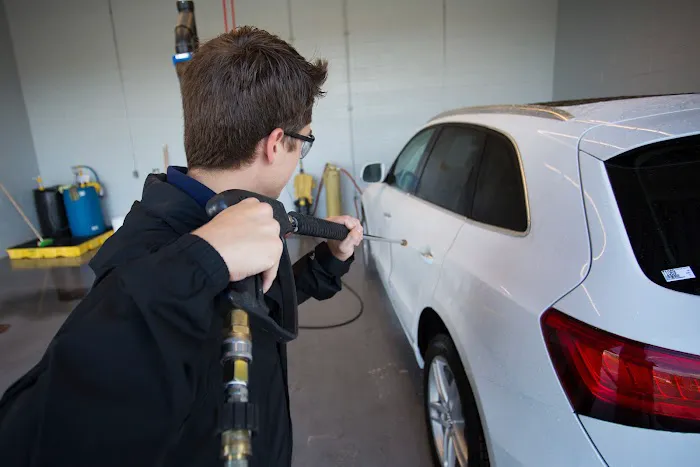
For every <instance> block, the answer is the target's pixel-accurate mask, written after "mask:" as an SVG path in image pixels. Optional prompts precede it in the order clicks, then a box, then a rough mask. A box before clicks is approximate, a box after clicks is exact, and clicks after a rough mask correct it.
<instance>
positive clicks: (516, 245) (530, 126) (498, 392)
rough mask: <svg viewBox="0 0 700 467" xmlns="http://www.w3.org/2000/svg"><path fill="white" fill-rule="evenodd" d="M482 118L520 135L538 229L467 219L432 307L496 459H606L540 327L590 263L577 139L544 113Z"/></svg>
mask: <svg viewBox="0 0 700 467" xmlns="http://www.w3.org/2000/svg"><path fill="white" fill-rule="evenodd" d="M489 117H490V118H489ZM533 120H534V121H535V122H536V123H533ZM475 123H478V124H482V125H487V126H490V127H492V128H494V129H497V128H504V127H506V128H510V130H509V131H507V135H508V136H510V137H511V138H512V139H513V140H514V141H517V147H518V150H519V152H520V154H521V155H522V157H521V160H522V165H523V172H524V175H525V180H526V189H527V198H528V203H529V216H530V230H529V231H528V232H527V234H524V235H523V234H518V233H512V232H505V231H500V230H497V229H493V228H490V227H487V226H483V225H480V224H477V223H475V222H469V221H468V222H467V223H466V224H465V225H464V226H463V227H462V229H461V231H460V233H459V235H458V237H457V240H456V241H455V244H454V246H453V248H452V250H450V253H449V254H448V257H447V258H446V260H445V263H444V266H443V271H442V274H441V279H440V283H439V285H438V287H437V289H436V293H435V297H434V304H433V308H434V309H435V310H436V311H437V312H438V313H439V314H440V315H441V316H442V317H443V319H444V321H445V322H446V325H447V327H448V329H449V330H450V331H451V333H452V335H453V338H454V340H455V342H456V345H457V348H458V351H459V353H460V356H461V358H462V361H463V363H464V365H465V369H466V371H467V373H468V376H469V378H470V381H471V383H472V386H473V388H474V391H475V394H476V396H477V400H478V404H479V406H480V411H481V415H482V419H483V422H484V425H485V429H486V431H487V432H488V434H487V437H488V438H489V444H490V450H491V455H492V457H493V458H494V461H495V465H497V466H506V465H507V466H519V465H528V466H531V465H571V466H574V465H581V466H583V465H599V464H600V458H599V456H598V454H597V452H596V451H595V449H593V448H592V445H591V443H590V440H589V439H588V437H587V436H586V434H585V431H584V430H583V428H582V427H581V425H580V421H579V420H578V418H577V417H576V416H575V415H574V414H573V413H572V410H571V406H570V404H569V402H568V400H567V399H566V396H565V395H564V393H563V392H562V389H561V386H560V385H559V382H558V379H557V377H556V375H555V373H554V370H553V368H552V365H551V362H550V359H549V356H548V353H547V350H546V347H545V344H544V341H543V338H542V332H541V328H540V317H541V315H542V313H543V312H544V311H545V310H546V309H547V308H548V307H550V306H551V305H552V304H553V303H555V302H556V301H557V300H559V299H560V298H561V297H562V296H564V295H565V294H566V293H568V292H569V291H571V290H572V289H573V288H575V287H576V286H577V285H578V284H579V283H580V282H581V280H582V277H584V276H585V274H586V272H587V269H586V268H587V265H588V264H589V261H590V247H589V239H588V231H587V225H586V220H585V212H584V206H583V200H582V194H581V188H580V179H579V171H578V163H577V157H576V141H577V138H575V137H568V134H567V132H566V129H565V127H564V125H563V123H561V122H553V121H549V120H545V119H532V118H527V117H518V116H513V117H504V116H498V117H496V116H486V118H483V119H480V120H479V121H478V122H475ZM547 132H549V133H554V134H553V135H549V134H547ZM562 135H564V136H562Z"/></svg>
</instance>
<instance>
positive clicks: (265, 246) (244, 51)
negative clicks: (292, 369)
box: [0, 28, 362, 467]
mask: <svg viewBox="0 0 700 467" xmlns="http://www.w3.org/2000/svg"><path fill="white" fill-rule="evenodd" d="M325 79H326V63H325V62H323V61H317V62H315V63H309V62H307V61H306V60H305V59H304V58H302V57H301V56H300V55H299V54H298V53H297V52H296V51H295V50H294V49H293V48H292V47H291V46H290V45H289V44H287V43H285V42H284V41H282V40H280V39H279V38H277V37H275V36H272V35H270V34H268V33H266V32H264V31H260V30H256V29H252V28H240V29H238V30H236V31H235V32H232V33H228V34H224V35H222V36H219V37H218V38H216V39H214V40H212V41H210V42H208V43H207V44H204V45H203V46H202V47H201V48H200V49H199V51H198V53H197V54H196V55H195V57H194V59H193V60H192V61H191V62H190V64H189V65H188V67H187V69H186V71H185V73H184V75H183V76H182V83H181V84H182V93H183V103H184V119H185V149H186V153H187V163H188V166H189V171H187V170H185V169H179V168H169V169H168V173H167V176H165V175H160V176H154V175H152V176H149V178H148V179H147V181H146V184H145V186H144V190H143V196H142V200H141V202H137V203H135V204H134V206H133V207H132V209H131V212H130V213H129V215H128V216H127V218H126V220H125V223H124V225H123V226H122V227H121V228H120V229H119V230H118V231H117V232H116V234H115V235H114V236H113V237H112V238H111V239H110V240H109V241H108V242H107V243H106V244H105V245H104V246H103V247H102V248H101V250H100V251H99V252H98V254H97V255H96V257H95V258H94V259H93V261H92V263H91V266H92V268H93V269H94V271H95V274H96V282H95V285H94V287H93V289H92V290H91V291H90V293H89V294H88V295H87V297H86V298H85V299H84V300H83V301H82V302H81V304H80V305H79V306H78V307H77V308H76V309H75V310H74V311H73V313H72V314H71V316H70V317H69V318H68V319H67V320H66V323H65V324H64V326H63V327H62V328H61V330H60V331H59V332H58V333H57V335H56V336H55V338H54V339H53V341H52V342H51V344H50V345H49V347H48V349H47V351H46V354H45V355H44V357H43V359H42V360H41V362H39V364H37V365H36V367H34V368H33V369H32V370H31V371H29V372H28V373H27V374H26V375H25V376H24V377H22V378H21V379H20V380H19V381H18V382H17V383H15V384H14V385H13V386H12V387H10V388H9V389H8V390H7V391H6V393H5V395H4V396H3V399H2V401H0V457H2V465H3V466H4V467H14V466H32V467H35V466H36V467H38V466H49V465H50V466H71V467H81V466H95V465H100V466H120V467H123V466H129V467H134V466H144V467H145V466H148V467H153V466H167V467H171V466H183V467H185V466H206V467H209V466H212V467H214V466H220V465H221V460H220V457H219V456H220V439H219V437H218V436H217V429H218V417H219V415H220V414H219V411H220V408H221V406H222V403H223V387H222V382H223V377H222V369H221V365H220V360H219V359H220V352H221V349H220V344H221V329H222V324H223V315H224V313H223V311H224V310H226V309H227V305H226V302H225V300H224V299H223V297H222V294H221V292H222V291H224V289H225V288H226V286H227V284H228V283H229V281H237V280H240V279H243V278H246V277H249V276H251V275H254V274H258V273H262V274H263V277H264V289H265V291H266V292H267V295H266V298H267V301H268V305H269V306H270V308H271V314H272V316H276V315H277V314H279V312H280V310H279V306H280V305H279V304H278V302H277V301H276V300H275V297H279V290H278V289H279V284H278V282H276V281H275V280H274V279H275V276H276V274H277V267H278V266H277V265H278V264H279V260H280V257H281V255H282V254H283V248H282V243H281V241H280V239H279V224H277V223H276V222H275V221H274V219H273V218H272V210H271V209H270V207H269V206H268V205H266V204H262V203H259V202H258V201H256V200H246V201H244V202H241V203H240V204H238V205H236V206H233V207H231V208H229V209H227V210H225V211H224V212H223V213H221V214H219V215H218V216H217V217H215V218H214V219H213V220H209V219H208V218H207V215H206V214H205V211H204V206H205V205H206V202H207V201H208V200H209V199H210V198H211V197H212V196H213V195H214V194H215V193H217V192H221V191H224V190H227V189H232V188H240V189H246V190H249V191H253V192H258V193H261V194H264V195H267V196H269V197H272V198H277V197H278V196H279V194H280V192H281V190H282V189H283V187H284V186H285V184H286V183H287V182H288V181H289V179H290V177H291V175H292V173H293V172H294V169H295V167H296V166H297V163H298V162H299V158H300V157H303V156H304V155H306V153H307V152H308V150H309V149H310V147H311V143H312V142H313V137H312V136H311V126H310V123H311V112H312V107H313V105H314V102H315V100H316V99H317V98H318V97H319V96H321V95H322V92H321V85H322V84H323V83H324V81H325ZM335 221H337V222H342V223H344V224H345V225H346V226H347V227H348V228H350V229H351V232H350V234H349V236H348V238H347V239H346V240H345V241H343V242H327V243H322V244H320V245H319V246H318V247H317V248H316V249H315V251H314V252H312V253H311V254H309V255H307V256H305V257H303V258H302V259H301V260H300V261H299V262H298V263H296V264H295V266H294V272H295V277H296V285H297V293H298V299H299V302H300V303H301V302H303V301H305V300H306V299H308V298H309V297H314V298H316V299H327V298H330V297H332V296H333V295H334V294H335V293H337V292H338V291H339V290H340V287H341V283H340V277H341V276H342V275H343V274H345V273H346V272H347V271H348V268H349V267H350V263H351V262H352V258H353V251H354V248H355V247H356V246H357V245H358V244H359V242H360V240H361V238H362V229H361V227H360V225H359V222H358V221H357V220H356V219H352V218H349V217H343V218H339V219H335ZM285 254H286V253H285ZM252 334H253V365H252V367H251V374H250V385H249V389H250V398H251V402H254V403H255V404H256V405H257V407H258V410H259V431H258V433H257V435H256V436H255V437H254V438H253V452H254V458H253V461H252V462H251V467H254V466H289V465H291V453H292V435H291V422H290V417H289V401H288V390H287V374H286V356H285V349H284V346H283V345H279V344H277V343H276V342H275V341H274V340H273V339H272V338H271V337H269V336H268V335H266V334H265V333H262V332H256V329H255V327H253V328H252Z"/></svg>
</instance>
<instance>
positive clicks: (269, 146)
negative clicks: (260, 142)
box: [263, 128, 284, 164]
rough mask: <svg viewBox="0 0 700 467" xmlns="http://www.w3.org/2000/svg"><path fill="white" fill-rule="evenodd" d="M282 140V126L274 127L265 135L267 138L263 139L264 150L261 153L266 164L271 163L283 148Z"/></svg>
mask: <svg viewBox="0 0 700 467" xmlns="http://www.w3.org/2000/svg"><path fill="white" fill-rule="evenodd" d="M283 140H284V130H282V128H275V129H274V130H272V132H271V133H270V134H269V135H267V140H266V141H265V152H264V154H263V156H264V158H265V162H267V163H268V164H273V163H274V162H275V159H276V158H277V156H279V155H280V152H281V151H282V148H283V144H284V143H283Z"/></svg>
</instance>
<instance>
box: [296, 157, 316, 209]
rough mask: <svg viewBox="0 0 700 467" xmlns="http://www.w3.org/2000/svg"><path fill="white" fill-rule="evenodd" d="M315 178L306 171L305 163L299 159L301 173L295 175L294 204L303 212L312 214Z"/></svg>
mask: <svg viewBox="0 0 700 467" xmlns="http://www.w3.org/2000/svg"><path fill="white" fill-rule="evenodd" d="M313 189H314V178H313V177H312V176H311V175H309V174H307V173H306V172H304V165H303V164H302V162H301V161H299V173H298V174H297V175H296V176H295V177H294V196H295V198H296V199H295V200H294V205H295V206H296V207H297V211H298V212H300V213H302V214H311V206H312V205H313V203H314V196H313Z"/></svg>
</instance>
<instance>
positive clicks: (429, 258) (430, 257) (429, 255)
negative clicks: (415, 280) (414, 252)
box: [420, 251, 435, 264]
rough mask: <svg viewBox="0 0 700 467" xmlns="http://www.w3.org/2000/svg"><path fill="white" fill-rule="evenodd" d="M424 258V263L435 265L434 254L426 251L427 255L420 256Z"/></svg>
mask: <svg viewBox="0 0 700 467" xmlns="http://www.w3.org/2000/svg"><path fill="white" fill-rule="evenodd" d="M420 255H421V256H422V257H423V261H425V262H426V263H428V264H433V261H434V260H435V258H433V254H432V253H431V252H429V251H426V252H425V253H421V254H420Z"/></svg>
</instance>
